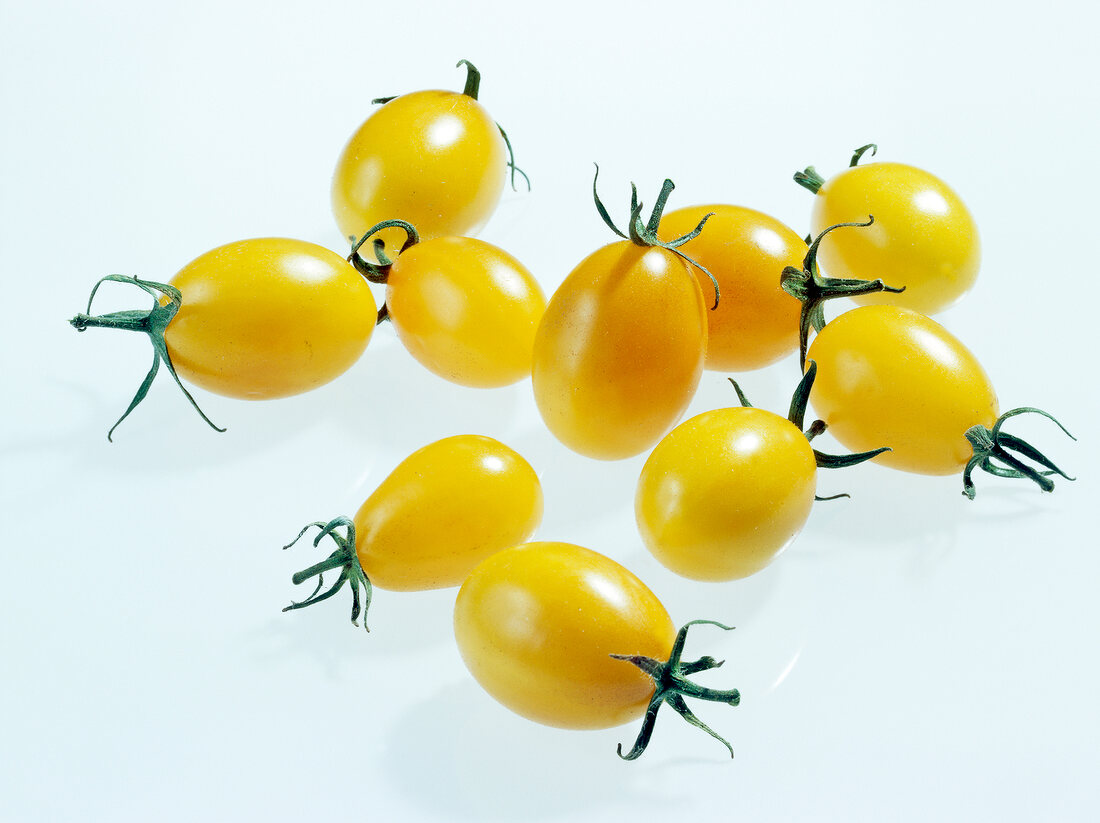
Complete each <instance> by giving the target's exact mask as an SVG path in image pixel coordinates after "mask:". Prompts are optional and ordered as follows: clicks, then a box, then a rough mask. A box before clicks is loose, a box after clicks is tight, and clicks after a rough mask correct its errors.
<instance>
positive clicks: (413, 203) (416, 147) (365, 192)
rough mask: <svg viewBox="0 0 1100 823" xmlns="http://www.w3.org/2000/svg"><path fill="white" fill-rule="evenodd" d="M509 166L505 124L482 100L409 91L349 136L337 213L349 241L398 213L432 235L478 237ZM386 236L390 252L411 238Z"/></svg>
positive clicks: (335, 199)
mask: <svg viewBox="0 0 1100 823" xmlns="http://www.w3.org/2000/svg"><path fill="white" fill-rule="evenodd" d="M507 165H508V154H507V147H506V145H505V142H504V138H503V136H502V135H501V132H500V128H499V127H498V126H497V124H496V123H495V122H494V121H493V118H492V117H490V115H489V113H488V112H487V111H486V110H485V107H484V106H482V105H481V103H479V102H478V101H477V100H476V99H475V97H473V96H471V95H469V94H466V93H463V92H451V91H438V90H433V91H420V92H414V93H412V94H404V95H401V96H400V97H396V98H394V99H392V100H390V101H389V102H386V103H385V104H383V105H382V107H381V108H379V109H378V110H377V111H376V112H375V113H374V114H372V115H371V116H370V117H369V118H368V119H367V121H366V122H365V123H363V125H362V126H360V127H359V129H358V131H356V132H355V134H354V135H352V138H351V140H350V141H348V144H347V146H346V147H345V148H344V151H343V154H341V156H340V160H339V162H338V163H337V165H336V171H335V173H334V175H333V178H332V209H333V213H334V214H335V216H336V222H337V224H338V225H339V227H340V231H341V232H343V233H344V236H345V237H348V238H357V237H359V236H361V235H362V234H363V233H364V232H365V231H366V230H367V229H369V228H370V227H371V226H374V225H375V224H377V223H379V222H381V221H383V220H389V219H392V218H399V219H401V220H407V221H408V222H410V223H412V224H413V225H414V226H416V228H417V229H418V230H419V232H420V234H421V236H422V237H423V238H425V239H428V238H431V237H444V236H453V235H465V234H473V233H475V232H477V231H478V230H479V229H480V228H481V227H482V226H483V225H484V224H485V222H486V221H487V220H488V219H489V217H490V215H491V214H492V213H493V210H494V209H495V208H496V205H497V201H499V200H500V195H501V192H502V191H503V190H504V179H505V175H506V171H507ZM381 238H382V239H383V240H384V241H385V243H386V248H387V249H397V248H399V247H400V243H401V241H402V239H403V238H402V237H401V235H400V233H399V232H397V231H396V230H393V229H387V230H385V231H384V232H383V233H382V234H381ZM352 242H354V239H353V240H352Z"/></svg>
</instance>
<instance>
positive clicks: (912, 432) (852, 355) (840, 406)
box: [807, 306, 998, 475]
mask: <svg viewBox="0 0 1100 823" xmlns="http://www.w3.org/2000/svg"><path fill="white" fill-rule="evenodd" d="M807 359H808V360H813V361H814V362H816V363H817V382H816V384H815V386H814V390H813V393H812V394H811V396H810V403H811V404H812V405H813V407H814V410H815V411H816V412H817V414H818V416H820V417H821V418H822V419H824V420H825V422H826V423H827V424H828V426H829V433H830V434H832V435H833V436H834V437H836V439H837V440H839V441H840V442H841V443H843V444H844V445H845V446H847V447H848V448H850V449H853V450H860V449H867V448H870V447H872V446H881V445H885V446H889V447H890V449H891V451H889V452H885V453H884V454H882V455H880V456H879V457H877V458H875V460H876V462H878V463H881V464H883V465H886V466H891V467H893V468H896V469H902V470H904V471H910V472H917V473H920V474H934V475H944V474H956V473H958V472H959V471H961V470H962V469H963V467H964V466H965V465H966V463H967V461H968V460H969V459H970V456H971V454H972V452H973V449H972V448H971V445H970V443H969V442H968V441H967V438H966V432H967V430H968V429H970V428H971V427H972V426H975V425H981V426H986V427H991V426H992V425H993V424H994V422H995V421H996V420H997V415H998V407H997V395H996V393H995V392H994V390H993V385H992V383H991V382H990V380H989V377H988V376H987V375H986V373H985V370H984V369H983V368H982V366H981V364H980V363H979V362H978V360H977V358H975V357H974V355H973V354H971V352H970V350H969V349H967V348H966V347H965V346H964V345H963V344H962V343H961V342H960V341H959V340H958V339H957V338H956V337H955V336H954V335H952V334H951V333H950V332H948V331H947V330H946V329H945V328H943V326H941V325H940V324H939V323H937V322H936V321H934V320H932V319H930V318H928V317H926V316H925V315H923V314H919V313H917V312H915V311H911V310H909V309H905V308H901V307H899V306H863V307H861V308H858V309H853V310H852V311H848V312H845V313H844V314H841V315H839V316H838V317H837V318H836V319H834V320H832V321H830V322H829V323H828V324H826V326H825V328H824V329H822V330H821V332H820V333H818V335H817V337H816V338H815V339H814V341H813V343H812V344H811V345H810V349H809V353H808V355H807Z"/></svg>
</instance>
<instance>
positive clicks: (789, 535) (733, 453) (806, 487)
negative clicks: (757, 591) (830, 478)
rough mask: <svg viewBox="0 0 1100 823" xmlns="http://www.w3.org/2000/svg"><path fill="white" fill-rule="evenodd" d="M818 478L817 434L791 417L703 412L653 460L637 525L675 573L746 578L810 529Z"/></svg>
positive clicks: (641, 483)
mask: <svg viewBox="0 0 1100 823" xmlns="http://www.w3.org/2000/svg"><path fill="white" fill-rule="evenodd" d="M816 478H817V462H816V459H815V457H814V451H813V449H812V448H811V447H810V443H809V440H807V438H806V436H805V435H804V434H803V433H802V432H801V431H800V430H799V429H798V428H797V427H796V426H795V425H794V424H793V423H791V421H789V420H787V419H786V418H784V417H780V416H779V415H776V414H773V413H771V412H769V411H765V410H763V409H755V408H729V409H716V410H714V411H708V412H704V413H703V414H699V415H696V416H695V417H692V418H691V419H690V420H687V421H685V422H683V423H681V424H680V425H679V426H677V427H676V428H675V429H673V430H672V431H671V432H670V433H669V434H668V435H667V436H666V437H665V438H664V439H663V440H662V441H661V442H660V443H658V444H657V447H656V448H655V449H654V450H653V452H652V454H650V455H649V458H648V459H647V460H646V463H645V466H644V467H643V468H642V473H641V476H640V477H639V479H638V487H637V492H636V494H635V498H634V511H635V516H636V518H637V521H638V529H639V531H640V533H641V536H642V540H643V541H644V543H645V545H646V547H647V548H648V549H649V550H650V552H651V553H652V554H653V556H654V557H656V558H657V559H658V560H659V561H660V562H661V563H663V564H664V565H665V566H666V567H668V568H669V569H671V570H672V571H674V572H676V573H677V574H680V575H683V576H684V577H689V578H692V579H694V580H711V581H716V580H733V579H736V578H741V577H747V576H748V575H750V574H754V573H755V572H758V571H760V570H761V569H762V568H764V567H765V566H767V565H768V564H769V563H770V562H771V561H772V560H773V559H774V558H775V557H776V556H777V555H778V554H779V553H780V552H781V551H783V549H785V548H786V547H787V546H788V545H789V544H790V543H791V541H792V540H794V538H795V537H796V536H797V535H798V533H799V532H800V531H801V530H802V527H803V525H805V523H806V519H807V518H808V517H809V515H810V509H811V508H812V506H813V502H814V493H815V489H816V486H817V479H816Z"/></svg>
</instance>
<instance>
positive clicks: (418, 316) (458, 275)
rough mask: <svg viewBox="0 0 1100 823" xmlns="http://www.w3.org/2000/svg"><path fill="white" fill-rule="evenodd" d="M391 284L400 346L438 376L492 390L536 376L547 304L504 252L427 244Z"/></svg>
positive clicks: (402, 262)
mask: <svg viewBox="0 0 1100 823" xmlns="http://www.w3.org/2000/svg"><path fill="white" fill-rule="evenodd" d="M386 282H387V289H386V306H387V309H388V311H389V315H390V320H391V321H392V322H393V326H394V328H395V329H396V330H397V334H398V336H399V337H400V338H401V342H402V343H404V344H405V347H406V348H407V349H408V350H409V351H410V352H411V353H412V355H413V356H414V357H415V358H416V359H417V360H419V361H420V362H421V363H423V364H424V365H425V366H427V367H428V368H429V369H431V370H432V371H433V372H435V373H436V374H438V375H439V376H440V377H443V378H445V379H447V380H450V381H451V382H453V383H460V384H462V385H464V386H478V387H488V386H505V385H508V384H510V383H515V382H516V381H518V380H522V379H524V378H526V377H527V376H529V375H530V374H531V359H532V352H533V350H534V345H535V331H536V330H537V329H538V324H539V320H540V319H541V317H542V313H543V311H544V310H545V308H546V298H545V297H544V296H543V294H542V289H541V288H540V287H539V284H538V283H537V282H536V280H535V279H534V277H532V276H531V273H530V272H529V271H527V269H526V268H524V266H523V264H522V263H520V262H519V261H518V260H516V259H515V258H514V257H512V256H511V255H510V254H508V253H507V252H505V251H504V250H503V249H500V248H497V247H496V246H493V245H491V244H489V243H486V242H484V241H481V240H474V239H472V238H469V237H441V238H437V239H435V240H425V241H423V242H420V243H416V244H415V245H412V246H410V247H409V248H408V249H406V250H405V251H403V252H402V253H401V254H400V255H399V256H398V258H397V260H396V261H394V263H393V266H392V267H391V268H390V271H389V275H388V280H387V281H386Z"/></svg>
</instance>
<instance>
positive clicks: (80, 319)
mask: <svg viewBox="0 0 1100 823" xmlns="http://www.w3.org/2000/svg"><path fill="white" fill-rule="evenodd" d="M106 282H114V283H130V284H131V285H134V286H137V287H138V288H139V289H141V290H142V291H144V292H145V293H146V294H148V295H150V296H151V297H152V298H153V307H152V308H151V309H149V310H148V311H142V310H141V309H133V310H130V311H117V312H110V313H109V314H100V315H93V314H92V313H91V311H92V301H93V300H95V295H96V292H97V291H99V287H100V286H102V285H103V284H104V283H106ZM162 295H163V296H164V297H167V298H168V302H167V303H165V304H164V305H161V302H160V299H159V298H160V296H162ZM181 305H183V295H182V294H181V293H180V290H179V289H177V288H176V287H175V286H170V285H168V284H167V283H156V282H154V281H152V280H139V279H138V278H136V277H127V276H126V275H123V274H109V275H107V276H106V277H104V278H102V279H101V280H100V281H99V282H98V283H96V284H95V286H93V287H92V293H91V294H90V295H89V296H88V308H87V311H86V312H85V313H83V314H78V315H77V316H76V317H74V318H73V319H72V320H70V321H69V323H70V324H71V325H72V327H73V328H74V329H76V330H77V331H85V330H87V329H89V328H103V329H122V330H123V331H136V332H140V333H142V334H146V335H148V336H149V342H150V343H151V344H152V346H153V365H152V366H150V367H149V372H148V373H147V374H146V375H145V379H144V380H142V381H141V385H140V386H139V387H138V390H137V393H136V394H135V395H134V399H133V400H131V401H130V405H129V407H128V408H127V409H126V411H125V412H123V414H122V417H120V418H119V419H118V420H116V421H115V424H114V425H113V426H111V428H110V429H109V430H108V431H107V440H108V441H111V440H112V435H114V432H115V429H117V428H118V426H119V424H120V423H121V422H122V421H123V420H125V419H126V418H127V417H128V416H129V415H130V412H132V411H133V410H134V409H136V408H137V407H138V404H139V403H141V401H142V400H144V399H145V397H146V395H148V394H149V387H150V386H152V385H153V379H154V378H155V377H156V376H157V372H158V371H159V370H160V365H161V363H163V364H164V366H165V368H167V369H168V372H169V374H171V375H172V379H173V380H175V381H176V385H177V386H179V388H180V391H182V392H183V395H184V397H186V398H187V400H188V402H189V403H190V404H191V406H192V408H194V409H195V411H197V412H198V413H199V416H200V417H201V418H202V419H203V420H205V421H206V423H207V425H209V426H210V428H212V429H214V430H215V431H219V432H224V431H225V429H223V428H219V427H218V426H216V425H215V424H214V423H213V421H211V420H210V418H209V417H207V416H206V415H205V414H204V413H203V410H202V409H200V408H199V404H198V403H196V402H195V398H194V397H192V396H191V392H189V391H187V389H186V388H185V387H184V385H183V383H181V382H180V378H179V375H178V374H176V368H175V366H173V365H172V357H171V356H170V355H169V353H168V345H167V344H166V343H165V342H164V333H165V330H166V329H167V328H168V324H169V323H171V322H172V318H174V317H175V316H176V313H177V312H178V311H179V310H180V306H181ZM112 442H113V441H112Z"/></svg>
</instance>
